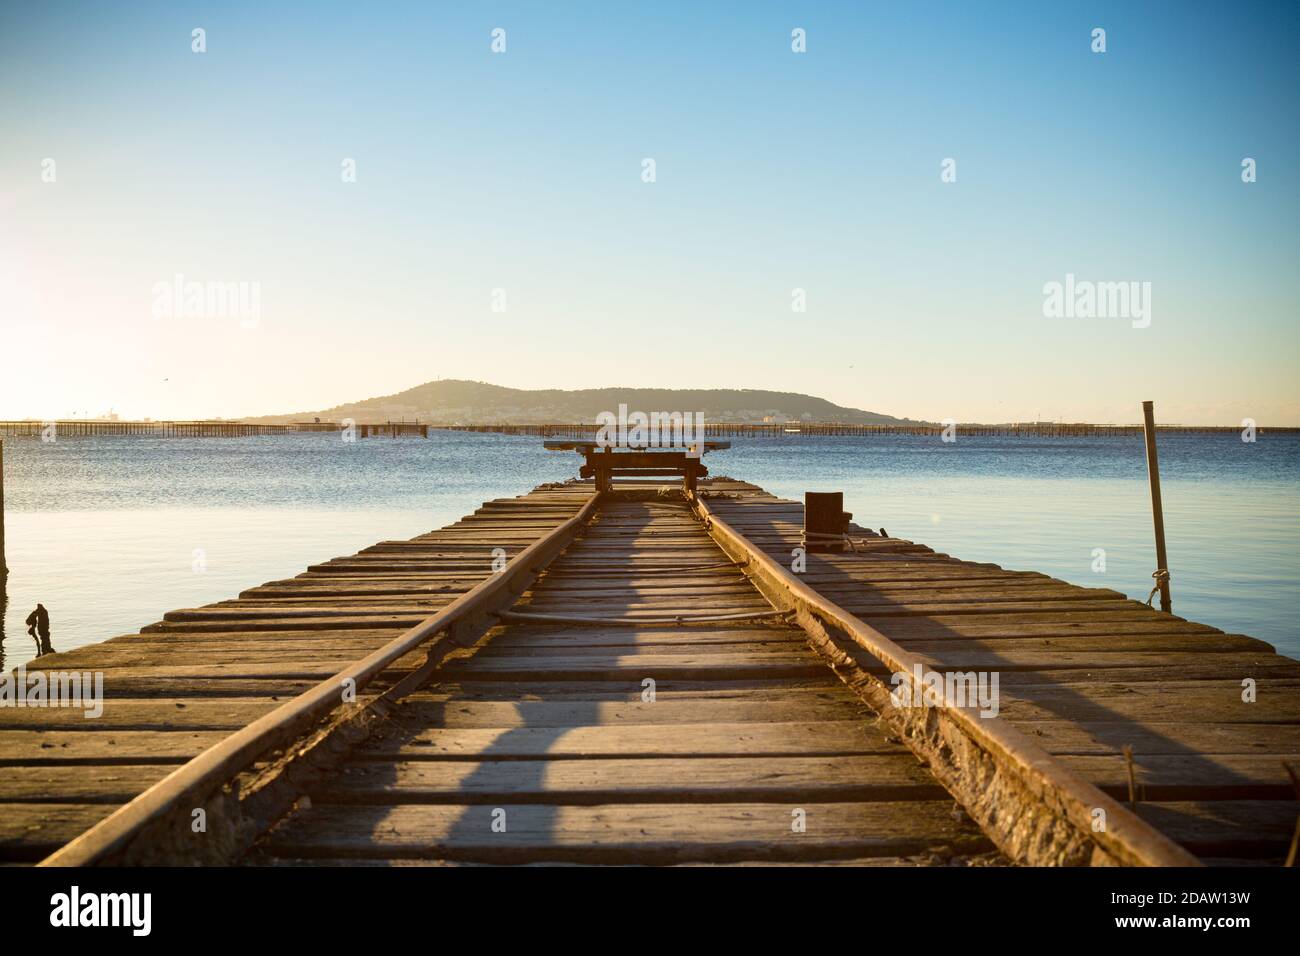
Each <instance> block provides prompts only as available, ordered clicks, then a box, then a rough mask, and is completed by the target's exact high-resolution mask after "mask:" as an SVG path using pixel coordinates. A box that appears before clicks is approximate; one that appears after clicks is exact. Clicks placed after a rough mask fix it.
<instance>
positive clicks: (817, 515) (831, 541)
mask: <svg viewBox="0 0 1300 956" xmlns="http://www.w3.org/2000/svg"><path fill="white" fill-rule="evenodd" d="M852 517H853V515H851V514H849V513H848V512H846V511H845V510H844V492H842V491H806V492H804V496H803V539H804V548H805V549H806V550H807V551H809V552H812V551H843V550H844V540H843V538H844V533H845V532H846V531H847V530H848V527H849V521H850V519H852Z"/></svg>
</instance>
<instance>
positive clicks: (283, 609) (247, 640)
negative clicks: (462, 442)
mask: <svg viewBox="0 0 1300 956" xmlns="http://www.w3.org/2000/svg"><path fill="white" fill-rule="evenodd" d="M580 504H581V496H580V495H575V494H574V492H573V490H572V489H566V490H564V491H558V492H552V491H550V490H548V489H546V488H539V489H537V490H536V491H534V492H533V493H532V494H531V495H528V496H527V497H524V498H508V499H503V500H500V501H491V502H488V503H486V504H485V505H484V506H483V507H482V508H480V509H479V511H478V512H477V513H475V514H473V515H470V516H468V517H466V518H464V519H462V520H461V521H458V522H456V523H455V524H452V525H449V526H448V527H446V528H443V529H441V530H439V531H434V532H432V533H430V534H426V535H421V536H420V537H418V538H414V539H412V540H410V541H393V542H382V543H380V544H376V545H374V546H373V547H370V548H367V549H365V550H364V551H362V552H361V553H360V554H357V555H353V556H351V557H346V558H338V559H335V560H333V561H327V562H325V563H323V564H318V565H313V566H312V567H311V568H310V569H309V570H308V571H307V572H306V573H305V574H302V575H300V576H298V577H296V578H291V579H289V580H286V581H272V582H269V583H268V584H265V585H263V586H261V587H255V588H252V589H250V590H248V591H246V592H244V594H243V595H242V596H241V597H240V599H239V600H236V601H222V602H220V603H218V604H214V605H210V606H209V607H205V608H195V609H185V610H177V611H172V612H170V613H168V614H167V615H166V616H165V618H164V619H163V620H162V621H160V622H158V623H157V624H152V625H150V626H148V627H146V628H144V629H143V630H142V631H141V633H139V634H129V635H125V636H122V637H117V638H114V639H112V640H109V641H105V642H104V643H102V644H95V645H92V646H89V647H84V648H80V649H78V650H74V651H69V652H66V653H61V654H52V655H46V656H45V657H42V658H39V660H38V661H33V662H32V665H30V670H29V673H34V672H35V671H36V668H37V664H39V667H40V669H41V670H44V671H46V672H56V671H73V670H77V671H102V672H103V673H104V694H105V698H106V700H105V704H104V712H103V715H102V716H101V717H99V718H96V719H87V718H86V717H85V716H84V712H83V710H81V709H74V708H69V709H60V708H30V709H29V708H11V707H0V862H6V861H9V862H13V861H27V862H34V861H36V860H39V859H41V858H43V857H44V856H46V855H47V854H49V853H50V852H52V851H54V850H55V849H57V848H58V847H60V846H62V845H63V844H64V843H66V842H67V841H69V840H70V839H72V838H73V837H75V836H77V835H78V834H79V833H81V832H82V831H83V830H85V829H86V828H87V827H89V826H91V825H93V824H95V823H96V822H98V821H99V820H100V819H102V818H103V817H105V816H107V815H108V814H109V813H110V812H112V811H113V810H114V809H115V808H116V807H117V806H118V805H120V804H122V803H125V802H126V801H127V800H130V799H131V798H132V797H134V796H136V795H137V794H139V793H140V792H141V791H143V790H144V789H146V788H147V787H149V786H150V785H152V784H153V783H155V782H157V781H158V780H160V779H162V778H163V777H164V776H166V775H167V774H168V773H170V772H171V771H172V770H174V769H176V767H177V766H179V765H180V764H182V763H184V762H185V761H186V760H189V759H190V758H192V757H194V756H195V755H197V754H198V753H199V752H201V751H202V750H204V749H205V748H207V747H210V746H212V745H213V744H214V743H216V742H217V741H219V740H221V739H222V738H224V737H226V736H228V735H229V734H230V733H231V732H233V731H235V730H238V729H240V728H242V727H244V726H246V725H248V724H250V723H251V722H252V721H253V720H255V719H257V718H258V717H260V716H262V715H264V714H266V713H268V712H270V711H271V710H273V709H274V708H275V707H277V706H278V705H279V704H282V703H284V702H285V701H287V700H289V699H291V698H292V697H294V696H295V695H297V694H300V693H302V692H303V691H305V690H307V689H308V688H310V687H311V686H313V685H315V684H317V683H318V682H320V681H323V680H326V679H327V678H329V677H331V676H333V675H334V674H336V673H337V672H338V671H339V670H340V669H341V668H342V667H343V666H344V665H346V664H347V663H349V662H351V661H354V660H356V659H357V658H360V657H363V656H365V655H366V654H368V653H370V652H371V651H373V650H375V649H376V648H378V647H380V646H382V645H383V644H385V643H387V642H388V641H390V640H392V639H393V638H394V637H395V636H396V635H398V634H401V633H402V632H403V631H404V630H406V629H407V628H409V627H411V626H413V625H414V624H417V623H419V622H420V621H422V620H423V619H424V618H426V617H427V616H428V615H430V614H432V613H433V612H434V610H435V609H437V608H440V607H443V606H445V605H446V604H448V603H449V602H450V601H451V600H452V599H453V598H454V597H455V596H457V595H459V594H461V593H463V592H465V591H467V590H468V589H469V588H470V587H471V586H472V585H474V584H475V583H477V582H478V581H480V580H482V579H484V578H485V577H487V576H488V575H490V574H491V573H492V562H493V558H494V555H493V553H492V551H493V549H494V548H501V549H503V550H504V552H505V554H506V555H507V556H510V555H514V554H517V553H518V552H519V551H520V550H522V549H523V548H524V547H525V546H526V545H527V544H529V543H530V542H532V541H533V540H535V539H536V538H538V537H539V536H540V535H542V534H543V533H544V532H546V531H549V530H550V529H551V528H553V527H555V526H556V525H557V524H559V523H560V522H562V521H563V520H565V519H566V518H569V517H571V516H572V515H573V514H574V513H575V512H576V511H577V510H578V508H579V506H580ZM417 656H418V655H411V657H412V660H410V661H407V662H402V664H401V666H398V667H394V668H393V674H392V675H386V676H389V677H390V680H389V681H387V682H389V683H390V682H391V680H392V679H396V678H397V677H398V676H399V675H400V674H401V673H403V672H405V671H407V670H409V669H411V668H413V667H415V666H417V664H418V663H419V662H420V661H419V660H416V658H417ZM421 659H422V657H421Z"/></svg>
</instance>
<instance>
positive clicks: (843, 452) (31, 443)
mask: <svg viewBox="0 0 1300 956" xmlns="http://www.w3.org/2000/svg"><path fill="white" fill-rule="evenodd" d="M4 445H5V503H6V508H7V524H6V528H7V552H8V561H9V567H10V574H9V581H8V589H7V591H8V594H7V598H8V607H7V610H6V611H5V614H4V631H3V634H4V639H3V642H0V648H2V649H3V655H4V666H6V667H13V666H17V665H18V664H21V663H24V662H26V661H28V660H30V659H31V657H32V656H33V654H34V650H35V647H34V644H33V642H32V640H31V639H30V638H29V637H28V636H27V633H26V628H25V626H24V624H23V619H24V618H25V617H26V616H27V614H28V612H29V611H31V609H32V608H33V607H35V605H36V602H37V601H40V602H42V603H43V604H45V606H46V607H47V608H48V609H49V611H50V616H51V624H52V630H53V645H54V647H55V648H56V649H57V650H69V649H71V648H74V647H79V646H81V645H84V644H88V643H93V642H95V641H99V640H103V639H105V638H108V637H112V636H114V635H118V634H125V633H131V632H134V631H136V630H138V629H139V628H140V627H141V626H142V625H144V624H148V623H151V622H153V621H156V620H158V619H159V617H161V615H162V614H163V612H165V611H167V610H170V609H172V608H177V607H191V606H195V605H198V604H202V603H206V602H210V601H215V600H220V599H223V598H229V597H233V596H235V595H236V594H237V593H238V592H239V591H240V590H241V589H243V588H246V587H249V586H252V585H256V584H260V583H262V582H264V581H267V580H271V579H274V578H281V577H289V576H292V575H294V574H298V573H299V572H301V571H302V570H303V569H304V568H305V567H306V565H307V564H309V563H315V562H318V561H321V560H324V559H327V558H330V557H335V556H338V555H344V554H351V553H353V552H355V551H357V550H359V549H360V548H362V547H365V546H367V545H369V544H372V543H374V542H376V541H379V540H382V539H384V538H405V537H410V536H412V535H416V534H420V533H422V532H425V531H428V530H431V529H433V528H437V527H439V526H441V525H444V524H447V523H449V522H451V521H454V520H455V519H456V518H458V517H460V516H461V515H463V514H466V513H468V512H470V511H472V510H473V509H474V508H475V507H477V506H478V504H479V503H480V502H481V501H483V500H485V499H488V498H494V497H503V496H509V495H516V494H522V493H524V492H526V491H528V490H529V489H531V488H532V487H533V486H535V485H537V484H539V483H541V482H543V481H553V480H558V479H563V478H567V477H569V476H571V475H573V474H576V471H577V465H578V462H579V459H578V456H577V455H575V454H573V453H558V452H546V451H544V450H542V448H541V442H540V440H539V439H535V438H515V437H510V436H501V435H472V434H459V433H435V436H434V437H433V438H430V439H429V440H422V439H414V438H406V439H400V440H396V441H395V440H393V439H382V438H372V439H368V440H362V441H357V442H355V443H350V444H349V443H344V442H342V441H341V440H340V438H339V436H337V435H292V436H277V437H259V438H245V439H154V438H60V439H59V440H58V441H56V442H53V443H42V442H41V441H40V440H39V439H25V438H24V439H16V438H10V439H6V440H5V443H4ZM733 445H734V447H733V448H732V449H731V450H730V451H726V452H719V453H716V454H711V455H710V456H709V457H708V459H707V461H708V464H709V466H710V469H711V470H712V472H713V473H714V474H715V475H721V474H727V475H731V476H733V477H736V478H743V479H745V480H748V481H753V482H755V483H757V484H760V485H762V486H764V487H765V488H767V489H768V490H770V491H772V492H774V493H776V494H780V495H784V496H787V497H793V498H798V497H801V496H802V494H803V492H804V491H837V490H842V491H844V493H845V501H846V507H847V508H848V509H849V510H850V511H852V512H853V513H854V516H855V520H857V521H859V522H860V523H861V524H864V525H868V526H871V527H876V528H879V527H881V526H883V527H885V528H886V529H888V530H889V532H890V533H891V534H894V535H898V536H901V537H907V538H912V539H914V540H918V541H923V542H925V543H926V544H929V545H931V546H932V547H934V548H936V549H938V550H940V551H946V552H948V553H950V554H953V555H955V556H958V557H962V558H968V559H972V560H978V561H994V562H997V563H999V564H1002V565H1004V566H1006V567H1010V568H1018V569H1033V570H1040V571H1044V572H1047V573H1049V574H1052V575H1055V576H1057V577H1061V578H1064V579H1066V580H1069V581H1073V582H1076V583H1078V584H1085V585H1094V586H1105V587H1110V588H1114V589H1116V590H1119V591H1123V592H1125V593H1127V594H1129V595H1132V596H1134V597H1140V598H1142V599H1145V598H1146V595H1147V592H1148V590H1149V589H1150V583H1151V581H1150V574H1151V570H1152V569H1153V568H1154V567H1155V557H1154V548H1153V545H1152V532H1151V515H1150V505H1149V501H1148V493H1147V487H1146V468H1145V462H1144V459H1143V454H1142V443H1141V439H1139V438H1134V439H1084V440H1079V439H1070V440H1065V439H1005V438H966V437H963V438H960V439H959V440H958V441H957V442H955V443H951V444H945V443H943V442H941V441H940V440H939V439H938V438H937V437H922V436H888V437H872V438H799V437H797V436H786V437H783V438H757V439H749V440H735V441H734V443H733ZM1160 455H1161V469H1162V477H1163V486H1164V498H1165V521H1166V528H1167V534H1168V541H1169V559H1170V565H1171V568H1172V589H1173V596H1174V609H1175V611H1177V612H1178V613H1179V614H1181V615H1184V616H1186V617H1190V618H1193V619H1195V620H1200V621H1204V622H1205V623H1208V624H1213V625H1216V626H1218V627H1222V628H1224V629H1226V630H1229V631H1233V632H1239V633H1246V634H1251V635H1254V636H1256V637H1261V638H1263V639H1265V640H1268V641H1270V642H1272V643H1273V644H1275V645H1276V646H1277V647H1278V649H1279V650H1282V651H1284V652H1285V653H1289V654H1291V655H1293V656H1297V657H1300V630H1298V629H1297V627H1296V625H1295V617H1296V611H1297V610H1300V600H1298V599H1297V585H1300V523H1298V522H1297V517H1298V516H1300V436H1284V435H1278V436H1270V435H1268V434H1264V435H1261V436H1260V438H1259V441H1258V442H1256V443H1254V444H1246V443H1243V442H1242V441H1240V440H1239V439H1238V438H1237V437H1236V436H1235V435H1224V436H1213V437H1209V436H1186V437H1175V436H1168V437H1166V436H1162V437H1161V440H1160ZM1097 548H1101V549H1104V551H1105V566H1106V569H1105V572H1104V573H1098V572H1095V571H1094V570H1093V564H1094V562H1095V560H1096V559H1095V558H1094V550H1095V549H1097Z"/></svg>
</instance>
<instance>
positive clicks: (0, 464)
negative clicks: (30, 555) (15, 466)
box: [0, 438, 9, 578]
mask: <svg viewBox="0 0 1300 956" xmlns="http://www.w3.org/2000/svg"><path fill="white" fill-rule="evenodd" d="M8 573H9V566H8V565H6V564H5V443H4V439H3V438H0V578H3V577H4V576H5V575H6V574H8Z"/></svg>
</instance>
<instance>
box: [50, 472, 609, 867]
mask: <svg viewBox="0 0 1300 956" xmlns="http://www.w3.org/2000/svg"><path fill="white" fill-rule="evenodd" d="M599 500H600V495H599V494H593V495H592V496H591V497H590V498H588V499H587V501H586V503H585V504H584V505H583V506H582V508H580V509H579V510H578V512H577V513H576V514H575V515H574V516H573V517H572V518H569V519H568V520H566V521H565V522H563V523H562V524H560V525H559V526H557V527H556V528H554V529H553V530H551V531H550V532H548V533H547V534H546V535H545V536H544V537H542V538H539V539H538V540H537V541H534V542H533V543H532V544H530V545H529V546H528V547H527V548H525V549H524V550H523V551H521V552H519V553H518V554H517V555H515V556H514V558H512V559H511V560H510V561H509V562H508V563H507V565H506V568H505V570H503V571H501V572H500V573H497V574H493V575H492V576H491V577H489V578H487V579H486V580H484V581H481V582H479V583H478V584H477V585H475V586H474V587H473V588H471V589H470V590H469V591H467V592H465V593H464V594H462V595H461V596H460V597H458V598H457V599H456V600H455V601H453V602H452V603H451V604H449V605H447V606H446V607H445V608H443V609H441V610H440V611H438V613H437V614H434V615H432V616H431V617H428V618H425V619H424V620H423V621H421V622H420V623H419V624H417V625H415V626H414V627H412V628H411V629H410V630H408V631H406V632H404V633H403V634H401V635H399V636H398V637H396V638H394V639H393V640H392V641H391V642H389V643H388V644H385V645H384V646H383V647H381V648H380V649H379V650H377V651H375V652H374V653H372V654H370V655H369V656H367V657H365V658H363V659H362V660H359V661H357V662H356V663H354V664H351V665H349V666H348V667H347V668H345V669H344V670H341V671H339V672H338V673H337V674H335V675H334V676H333V677H330V678H328V679H326V680H324V681H321V682H320V683H319V684H317V685H316V686H315V687H313V688H311V689H310V690H308V691H306V692H304V693H302V694H300V695H299V696H297V697H295V698H294V699H293V700H290V701H288V702H287V703H285V704H282V705H281V706H279V707H277V708H276V709H275V710H273V711H271V712H270V713H269V714H266V715H264V716H262V717H260V718H259V719H257V720H255V721H254V722H253V723H251V724H249V725H248V726H247V727H245V728H243V729H242V730H239V731H237V732H235V733H233V734H231V735H230V736H229V737H226V738H225V739H224V740H222V741H220V742H219V743H218V744H216V745H215V746H213V747H210V748H209V749H207V750H205V751H203V752H202V753H201V754H199V755H198V756H197V757H194V758H193V759H192V760H190V761H189V762H188V763H186V764H184V765H182V766H181V767H179V768H177V769H176V770H175V771H174V772H172V773H171V774H169V775H168V776H166V777H164V778H163V779H162V780H160V781H158V783H156V784H154V785H153V786H152V787H150V788H149V789H148V790H146V791H144V792H143V793H141V794H140V795H139V796H137V797H136V798H135V799H133V800H132V801H130V802H129V803H127V804H125V805H124V806H122V807H119V808H118V809H117V810H116V811H114V812H113V813H112V814H110V815H109V816H108V817H106V818H104V819H103V820H102V821H100V822H99V823H98V824H96V825H95V826H93V827H91V828H90V829H89V830H87V831H86V832H85V833H82V834H81V835H80V836H79V837H77V838H76V839H75V840H73V841H71V842H70V843H68V844H67V845H65V846H63V847H62V848H60V849H59V850H57V851H55V852H54V853H52V854H50V855H49V856H48V857H46V858H45V859H44V860H42V861H41V863H40V864H39V865H40V866H94V865H96V864H99V863H102V862H104V861H105V860H106V858H109V857H112V856H114V855H116V854H119V853H121V852H122V851H123V850H125V849H126V848H127V847H128V846H129V844H130V843H131V842H132V841H133V840H135V839H136V838H137V837H138V836H139V835H140V834H141V833H142V832H143V831H144V830H145V829H146V828H148V827H150V826H152V825H154V824H157V823H159V822H161V821H163V820H164V819H165V818H167V817H169V815H171V814H172V813H173V811H175V810H176V809H177V808H180V807H186V808H188V807H195V806H198V805H200V804H201V803H203V801H204V800H205V799H206V798H207V797H208V796H209V795H210V794H212V793H213V792H214V791H216V790H218V789H219V788H221V787H222V786H223V785H224V784H226V783H228V782H229V781H231V780H232V779H233V778H234V777H235V776H236V775H238V774H239V773H242V772H243V771H245V770H247V769H248V768H249V767H251V766H252V764H253V763H254V762H255V761H256V760H257V759H258V758H259V757H260V756H262V755H263V754H266V753H267V752H269V751H271V750H274V749H276V748H279V747H283V746H285V745H286V744H288V743H291V742H293V741H295V740H297V739H298V738H301V737H302V736H303V735H304V734H306V733H307V732H308V731H310V730H311V729H312V728H313V727H314V726H315V725H316V724H317V723H318V722H319V721H320V720H321V719H322V718H324V717H326V716H327V715H329V714H331V713H332V712H333V711H335V710H336V709H339V708H340V707H342V706H343V693H342V691H343V688H344V687H345V686H348V682H349V681H351V682H353V683H352V684H351V685H350V686H351V687H352V688H353V689H355V690H357V691H360V690H361V689H362V688H364V687H365V686H366V685H367V684H369V683H370V682H371V681H372V680H374V678H376V677H377V676H379V674H381V673H382V672H383V671H385V670H386V669H387V668H389V667H390V666H392V664H393V663H394V662H395V661H397V660H398V659H399V658H402V657H404V656H406V655H407V654H410V653H411V652H412V651H414V650H416V649H418V648H419V647H420V646H421V645H424V644H426V643H428V642H430V641H432V640H433V639H434V638H437V637H438V636H439V635H443V637H442V639H441V640H440V641H434V645H435V646H436V645H438V644H440V643H443V642H446V641H447V640H448V639H449V638H455V637H456V636H458V631H459V630H460V629H462V628H463V627H472V626H473V625H474V624H475V623H476V622H477V623H482V622H483V621H487V623H488V625H489V626H490V623H491V622H490V619H489V616H490V615H491V612H492V611H494V610H495V609H496V605H497V603H498V602H499V601H500V600H502V599H513V597H514V595H515V593H516V592H517V591H519V590H522V589H523V587H521V582H523V581H526V580H527V581H531V580H532V579H533V578H535V577H536V575H537V573H538V572H539V571H540V570H541V568H543V567H545V566H546V565H547V564H548V563H549V562H550V561H552V560H553V559H554V558H555V556H556V555H557V554H559V553H560V551H562V550H563V549H564V548H565V547H566V546H567V545H568V544H569V543H570V542H571V541H572V540H573V539H574V537H575V536H576V535H577V532H578V530H579V529H580V528H582V527H583V526H584V525H585V524H586V523H587V522H588V520H590V518H591V516H592V514H593V513H594V512H595V510H596V506H597V503H598V501H599ZM524 586H526V585H524ZM433 650H434V647H431V648H430V653H431V655H432V652H433ZM426 666H427V665H426ZM421 671H423V668H421ZM402 683H403V684H404V685H405V686H404V687H403V692H404V693H409V692H410V691H413V690H415V689H417V687H418V685H419V684H420V683H422V681H404V682H402Z"/></svg>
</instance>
